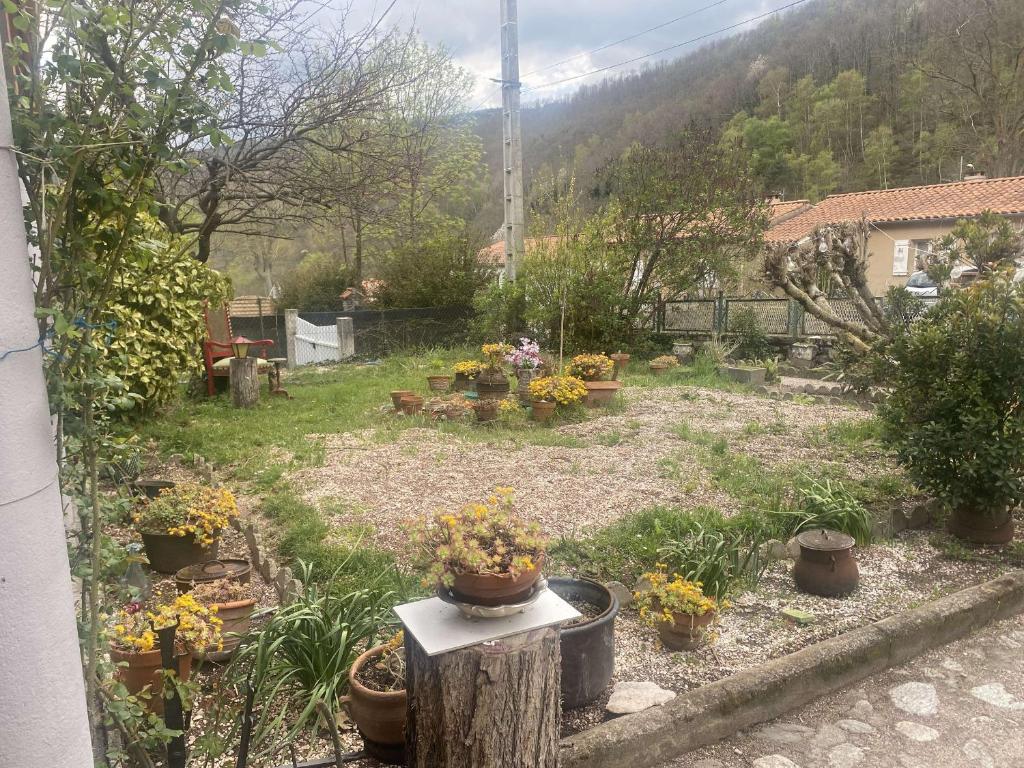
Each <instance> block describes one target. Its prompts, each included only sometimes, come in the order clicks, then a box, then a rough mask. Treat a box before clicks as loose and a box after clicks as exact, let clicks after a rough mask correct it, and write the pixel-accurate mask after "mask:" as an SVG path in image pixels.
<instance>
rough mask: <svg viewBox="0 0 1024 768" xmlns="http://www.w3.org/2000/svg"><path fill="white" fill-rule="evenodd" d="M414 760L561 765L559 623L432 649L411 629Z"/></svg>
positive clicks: (505, 766) (409, 726)
mask: <svg viewBox="0 0 1024 768" xmlns="http://www.w3.org/2000/svg"><path fill="white" fill-rule="evenodd" d="M405 645H406V654H407V657H408V660H407V670H406V691H407V694H408V698H409V715H408V719H407V721H406V731H405V743H406V754H407V755H408V765H409V766H411V767H412V768H481V766H487V768H556V767H557V765H558V737H559V730H560V726H561V707H560V704H559V697H560V684H561V678H560V675H561V657H560V654H559V643H558V630H557V629H555V628H552V627H547V628H544V629H537V630H533V631H532V632H524V633H523V634H521V635H514V636H513V637H507V638H504V639H503V640H497V641H494V642H493V643H490V644H483V645H475V646H472V647H470V648H464V649H462V650H459V651H451V652H450V653H444V654H440V655H438V656H427V655H426V653H424V651H423V649H422V648H421V647H420V645H419V643H417V642H416V640H415V638H413V637H411V635H410V634H409V633H408V632H407V633H406V635H405Z"/></svg>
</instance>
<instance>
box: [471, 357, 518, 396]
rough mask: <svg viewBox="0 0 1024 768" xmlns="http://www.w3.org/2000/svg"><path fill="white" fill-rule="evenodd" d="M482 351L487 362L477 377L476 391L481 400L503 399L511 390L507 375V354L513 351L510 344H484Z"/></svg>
mask: <svg viewBox="0 0 1024 768" xmlns="http://www.w3.org/2000/svg"><path fill="white" fill-rule="evenodd" d="M480 351H482V352H483V353H484V356H485V357H486V358H487V363H486V364H485V365H484V366H483V369H482V370H481V371H480V373H479V374H478V375H477V377H476V393H477V395H479V396H480V399H481V400H486V399H495V400H501V399H502V398H503V397H505V395H507V394H508V392H509V389H510V387H509V383H508V377H507V376H506V375H505V369H504V363H505V356H506V355H507V354H509V353H510V352H511V351H512V346H511V345H509V344H484V345H483V346H482V347H481V348H480Z"/></svg>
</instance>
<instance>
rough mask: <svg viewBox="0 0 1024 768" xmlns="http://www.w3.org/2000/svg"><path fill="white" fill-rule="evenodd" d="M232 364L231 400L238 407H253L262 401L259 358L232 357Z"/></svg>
mask: <svg viewBox="0 0 1024 768" xmlns="http://www.w3.org/2000/svg"><path fill="white" fill-rule="evenodd" d="M229 365H230V370H229V372H230V374H231V376H230V378H231V402H232V403H234V405H235V407H236V408H252V407H253V406H254V405H256V403H258V402H259V401H260V377H259V360H258V359H257V358H255V357H232V358H231V361H230V363H229Z"/></svg>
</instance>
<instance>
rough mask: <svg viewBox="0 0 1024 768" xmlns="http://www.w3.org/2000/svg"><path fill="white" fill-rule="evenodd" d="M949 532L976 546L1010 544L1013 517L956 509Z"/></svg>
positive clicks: (953, 512) (1004, 514)
mask: <svg viewBox="0 0 1024 768" xmlns="http://www.w3.org/2000/svg"><path fill="white" fill-rule="evenodd" d="M949 532H950V533H952V534H953V535H954V536H956V537H957V538H959V539H964V540H965V541H970V542H973V543H975V544H1009V543H1010V542H1011V541H1013V516H1012V515H1011V514H1010V513H1009V512H1008V511H1007V510H1003V511H1002V512H999V513H994V514H993V513H987V512H978V511H977V510H971V509H963V508H961V509H954V510H953V511H952V514H950V516H949Z"/></svg>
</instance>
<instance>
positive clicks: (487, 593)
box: [451, 557, 544, 605]
mask: <svg viewBox="0 0 1024 768" xmlns="http://www.w3.org/2000/svg"><path fill="white" fill-rule="evenodd" d="M543 565H544V558H543V557H541V558H538V560H537V562H536V563H535V564H534V566H533V568H531V569H530V570H528V571H523V572H522V573H520V574H519V575H518V576H512V575H510V574H508V573H460V574H458V575H457V576H456V577H455V583H454V584H452V588H451V589H452V594H454V595H455V597H457V598H458V599H460V600H463V601H465V602H467V603H473V604H474V605H511V604H513V603H518V602H522V601H523V600H525V599H526V598H527V597H528V596H529V594H530V590H531V589H533V586H534V584H536V583H537V581H538V579H540V572H541V568H542V567H543Z"/></svg>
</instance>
